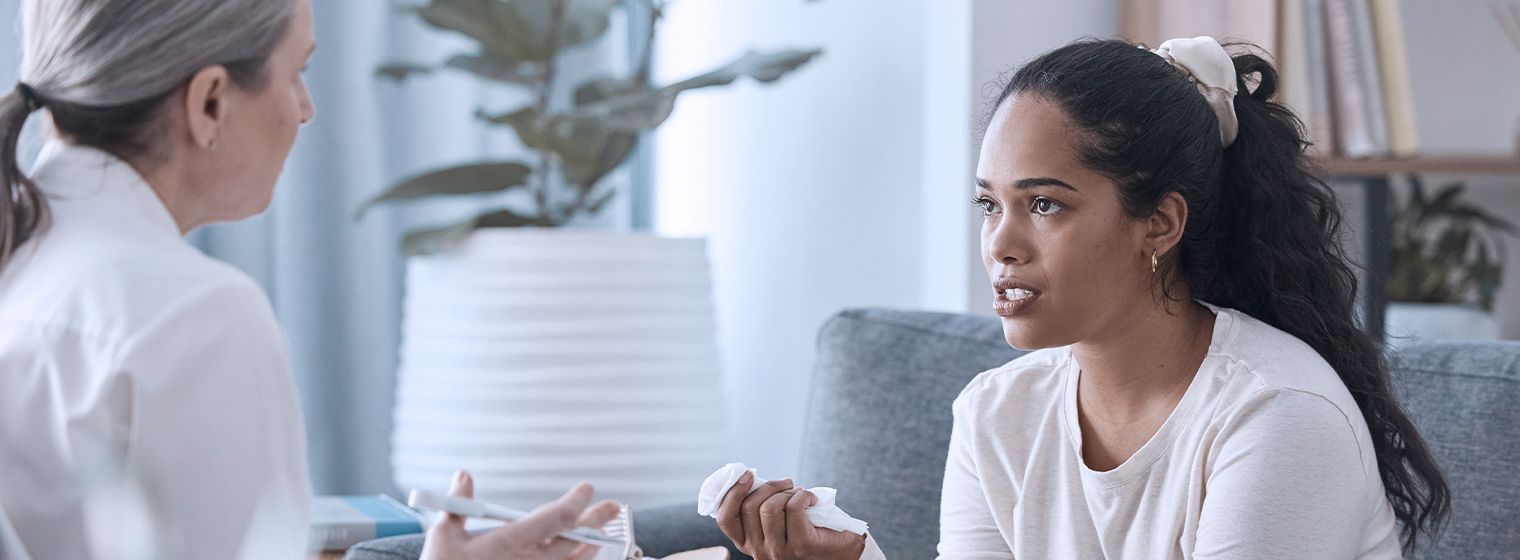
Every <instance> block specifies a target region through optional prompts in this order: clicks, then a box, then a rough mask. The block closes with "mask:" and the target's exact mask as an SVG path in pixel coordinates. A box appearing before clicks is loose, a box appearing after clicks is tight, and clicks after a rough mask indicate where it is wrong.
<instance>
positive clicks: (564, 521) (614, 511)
mask: <svg viewBox="0 0 1520 560" xmlns="http://www.w3.org/2000/svg"><path fill="white" fill-rule="evenodd" d="M591 492H592V489H591V485H590V484H587V483H585V482H582V483H580V484H577V485H575V487H574V488H571V489H570V491H569V492H566V493H565V495H564V496H561V497H560V498H559V499H558V500H555V501H553V502H549V503H547V504H544V505H542V506H539V507H538V509H535V510H533V513H532V515H529V516H528V517H526V518H523V519H521V520H519V521H514V522H511V523H508V524H506V525H505V526H503V527H501V528H498V529H496V530H494V531H491V532H489V533H485V534H480V535H472V534H470V533H468V532H466V531H465V530H464V519H465V518H464V517H463V516H460V515H454V514H451V513H445V512H439V513H438V521H437V522H435V523H433V526H432V527H430V528H428V532H427V540H426V542H425V543H424V544H423V546H422V559H421V560H476V559H482V560H484V559H492V560H500V559H504V558H505V559H510V560H590V558H591V557H592V556H595V555H596V552H597V549H598V548H600V547H598V546H596V545H590V544H585V543H579V542H576V541H572V540H569V539H565V538H562V537H559V536H558V535H559V533H560V532H561V531H565V530H569V529H573V528H575V527H578V526H585V527H596V528H601V527H602V526H604V525H606V524H607V523H610V522H611V521H612V520H613V519H616V518H617V516H618V509H619V508H618V504H617V502H613V501H603V502H600V503H597V504H596V505H594V506H590V507H587V505H588V504H590V503H591ZM449 495H450V496H459V497H461V498H473V497H474V496H475V481H474V480H473V479H471V478H470V473H467V472H465V471H459V472H456V473H454V481H453V482H452V483H451V484H450V485H449Z"/></svg>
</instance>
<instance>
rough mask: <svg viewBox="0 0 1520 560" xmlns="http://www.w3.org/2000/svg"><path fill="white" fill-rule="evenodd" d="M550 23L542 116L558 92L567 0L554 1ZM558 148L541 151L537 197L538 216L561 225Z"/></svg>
mask: <svg viewBox="0 0 1520 560" xmlns="http://www.w3.org/2000/svg"><path fill="white" fill-rule="evenodd" d="M549 10H550V25H549V53H550V54H549V60H548V61H545V62H543V63H542V66H541V68H540V70H542V72H540V75H541V76H543V79H542V80H541V81H539V82H538V91H537V92H536V93H537V95H535V96H534V99H533V106H534V108H536V109H538V114H539V116H540V117H542V116H544V115H548V114H549V102H550V100H551V97H552V96H553V94H554V80H555V78H556V77H557V75H558V70H559V69H558V62H559V43H560V31H561V29H562V28H563V27H564V20H565V0H554V3H553V4H552V5H550V8H549ZM553 165H554V152H551V151H549V150H542V149H541V150H539V151H538V190H537V192H535V193H534V198H535V199H536V201H537V202H538V217H539V218H542V219H543V220H545V221H546V222H548V223H549V224H550V225H551V226H558V225H560V224H559V223H558V220H556V219H555V216H554V215H553V212H552V210H551V208H550V205H549V189H550V187H551V185H550V180H551V179H550V177H551V176H552V175H553V172H552V170H553Z"/></svg>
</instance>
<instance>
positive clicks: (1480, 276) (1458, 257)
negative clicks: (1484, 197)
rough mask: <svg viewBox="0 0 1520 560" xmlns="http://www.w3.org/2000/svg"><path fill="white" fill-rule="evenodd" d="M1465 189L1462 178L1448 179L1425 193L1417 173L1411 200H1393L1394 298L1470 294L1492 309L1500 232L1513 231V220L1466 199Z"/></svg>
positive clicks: (1455, 298)
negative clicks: (1508, 219) (1490, 211)
mask: <svg viewBox="0 0 1520 560" xmlns="http://www.w3.org/2000/svg"><path fill="white" fill-rule="evenodd" d="M1462 190H1463V185H1462V183H1450V184H1447V185H1445V186H1443V187H1441V189H1440V190H1439V191H1438V192H1436V193H1435V196H1433V197H1430V198H1427V197H1426V196H1425V188H1424V185H1423V184H1421V182H1420V180H1419V179H1418V178H1415V179H1412V183H1411V185H1410V189H1409V201H1408V202H1407V203H1406V204H1398V203H1397V201H1395V203H1394V205H1393V207H1392V208H1391V209H1390V211H1391V212H1392V214H1393V215H1392V216H1391V218H1392V222H1393V223H1392V226H1393V227H1392V229H1393V232H1392V233H1393V239H1392V247H1391V248H1392V253H1393V254H1392V265H1393V266H1392V268H1393V269H1392V270H1391V271H1390V274H1389V277H1388V284H1387V287H1388V299H1389V300H1390V301H1408V302H1425V303H1466V302H1468V301H1469V300H1472V301H1474V303H1476V304H1477V305H1478V307H1480V308H1482V309H1483V310H1484V311H1493V309H1494V294H1496V293H1497V292H1498V291H1499V285H1500V282H1501V281H1502V278H1503V272H1504V263H1503V254H1504V247H1503V243H1502V241H1503V240H1502V239H1501V238H1500V237H1499V236H1498V234H1500V233H1504V234H1509V235H1514V234H1515V225H1514V224H1512V223H1510V222H1508V221H1506V220H1504V219H1503V218H1500V217H1498V216H1494V215H1493V214H1489V213H1488V212H1485V211H1483V209H1481V208H1478V207H1477V206H1474V205H1472V204H1468V203H1466V202H1464V201H1462V200H1461V195H1462Z"/></svg>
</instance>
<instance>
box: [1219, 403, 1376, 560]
mask: <svg viewBox="0 0 1520 560" xmlns="http://www.w3.org/2000/svg"><path fill="white" fill-rule="evenodd" d="M1347 414H1360V411H1359V410H1351V411H1342V410H1341V409H1340V408H1339V407H1337V406H1336V405H1335V404H1334V403H1331V402H1330V401H1329V400H1326V399H1325V398H1324V397H1321V396H1319V395H1315V394H1312V393H1305V392H1301V391H1295V390H1288V389H1279V390H1275V391H1270V392H1266V393H1264V394H1263V395H1262V396H1260V397H1258V398H1255V399H1252V400H1251V401H1249V402H1247V403H1246V404H1245V405H1244V406H1243V407H1242V408H1241V409H1240V410H1239V411H1237V412H1236V413H1235V414H1234V415H1233V416H1234V417H1233V418H1231V419H1230V420H1229V421H1228V422H1227V423H1226V425H1225V427H1224V428H1223V429H1222V430H1221V431H1220V433H1219V435H1218V438H1219V439H1218V440H1217V441H1218V442H1219V444H1218V445H1217V446H1216V447H1215V449H1214V450H1213V451H1211V452H1210V455H1211V457H1210V458H1209V462H1210V463H1211V464H1212V465H1213V466H1212V467H1211V468H1210V469H1209V471H1208V473H1207V474H1206V475H1205V476H1206V480H1205V481H1204V484H1205V489H1206V493H1205V495H1204V499H1203V504H1202V508H1201V511H1200V512H1199V518H1198V539H1197V541H1196V542H1197V546H1196V548H1195V551H1194V556H1193V557H1194V558H1198V559H1200V560H1201V559H1214V558H1230V559H1249V558H1354V557H1356V556H1357V554H1358V551H1359V550H1358V549H1359V547H1360V545H1361V544H1362V539H1363V535H1362V529H1363V527H1364V526H1365V523H1366V519H1367V516H1368V511H1369V510H1370V509H1371V508H1370V505H1369V503H1368V495H1369V494H1368V488H1369V484H1371V483H1372V482H1373V481H1374V480H1369V477H1371V478H1372V479H1376V477H1378V476H1379V475H1378V472H1377V470H1376V465H1375V464H1374V465H1372V466H1371V470H1370V472H1369V469H1368V465H1367V464H1366V463H1365V462H1364V461H1363V458H1362V450H1361V443H1360V442H1359V439H1358V438H1357V437H1356V433H1355V432H1354V431H1353V428H1352V423H1351V421H1350V419H1348V417H1347ZM1368 451H1369V452H1370V450H1368ZM1376 487H1377V488H1381V485H1380V484H1378V485H1376ZM1375 497H1376V498H1378V499H1381V494H1380V493H1379V494H1378V495H1377V496H1375Z"/></svg>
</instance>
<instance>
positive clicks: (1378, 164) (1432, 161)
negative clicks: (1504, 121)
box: [1314, 156, 1520, 177]
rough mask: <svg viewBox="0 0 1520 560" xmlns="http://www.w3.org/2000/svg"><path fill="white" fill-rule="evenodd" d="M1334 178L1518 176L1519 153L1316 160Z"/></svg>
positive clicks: (1519, 173)
mask: <svg viewBox="0 0 1520 560" xmlns="http://www.w3.org/2000/svg"><path fill="white" fill-rule="evenodd" d="M1314 161H1315V163H1317V164H1318V165H1319V166H1320V168H1321V169H1323V170H1324V171H1325V172H1326V173H1328V174H1330V175H1332V176H1336V177H1367V176H1381V177H1386V176H1389V175H1396V174H1399V175H1401V174H1417V175H1418V174H1424V173H1462V174H1481V175H1486V174H1499V175H1510V174H1515V175H1520V156H1514V157H1504V156H1420V157H1413V158H1403V159H1341V158H1335V159H1316V160H1314Z"/></svg>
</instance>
